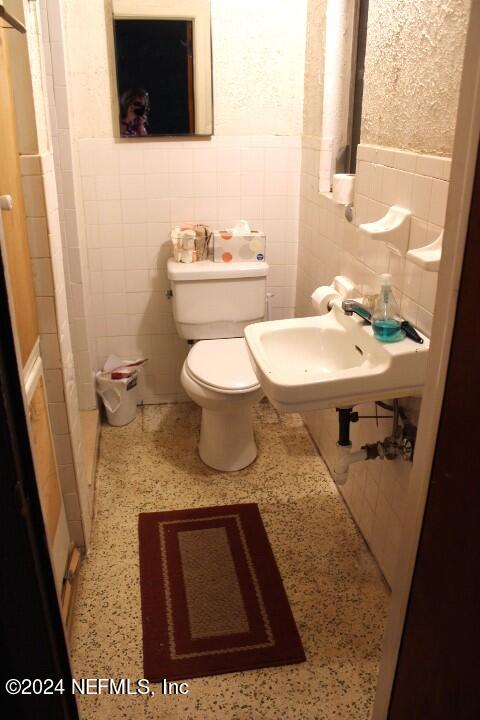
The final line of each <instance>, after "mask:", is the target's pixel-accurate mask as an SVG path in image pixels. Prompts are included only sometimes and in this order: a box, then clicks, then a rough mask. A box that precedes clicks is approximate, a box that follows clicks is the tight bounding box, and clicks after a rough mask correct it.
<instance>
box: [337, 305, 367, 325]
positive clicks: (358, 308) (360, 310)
mask: <svg viewBox="0 0 480 720" xmlns="http://www.w3.org/2000/svg"><path fill="white" fill-rule="evenodd" d="M342 310H343V312H344V313H345V315H353V313H355V315H358V316H359V317H361V318H362V320H366V321H367V322H371V320H372V314H371V312H370V310H369V309H368V308H366V307H365V305H362V304H361V303H359V302H357V301H356V300H343V301H342Z"/></svg>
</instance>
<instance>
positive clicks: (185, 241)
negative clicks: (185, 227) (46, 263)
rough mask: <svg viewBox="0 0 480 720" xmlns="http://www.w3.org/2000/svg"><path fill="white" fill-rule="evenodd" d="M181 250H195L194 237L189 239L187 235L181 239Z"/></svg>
mask: <svg viewBox="0 0 480 720" xmlns="http://www.w3.org/2000/svg"><path fill="white" fill-rule="evenodd" d="M182 248H183V250H195V237H190V236H189V235H187V236H186V237H183V238H182Z"/></svg>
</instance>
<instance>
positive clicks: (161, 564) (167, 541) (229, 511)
mask: <svg viewBox="0 0 480 720" xmlns="http://www.w3.org/2000/svg"><path fill="white" fill-rule="evenodd" d="M167 526H168V530H169V532H168V534H165V531H164V529H163V528H164V527H167ZM182 526H183V527H186V528H187V529H188V528H190V527H195V526H198V527H202V528H206V527H208V528H210V527H220V528H225V532H226V533H227V537H228V543H229V546H230V549H231V551H232V557H233V559H234V564H235V568H236V575H237V579H238V581H239V584H240V587H241V590H242V596H243V598H244V601H245V603H244V604H245V612H246V615H247V617H248V620H249V627H250V628H251V630H250V632H249V633H237V634H233V635H223V636H219V637H214V638H211V637H208V638H190V633H189V631H188V630H189V626H188V612H187V608H186V601H185V597H186V594H185V591H184V582H183V574H182V572H181V570H180V567H181V563H179V562H178V558H179V557H180V555H179V553H178V541H177V539H176V537H177V535H176V532H177V531H178V529H179V528H180V527H182ZM138 530H139V552H140V590H141V601H142V627H143V658H144V677H145V678H147V679H149V680H150V681H151V682H156V681H160V680H162V679H163V678H166V679H167V680H185V679H189V678H193V677H202V676H207V675H216V674H221V673H228V672H240V671H244V670H252V669H256V668H262V667H271V666H275V665H286V664H290V663H299V662H303V661H304V660H305V653H304V650H303V647H302V642H301V639H300V635H299V633H298V630H297V627H296V624H295V620H294V617H293V614H292V611H291V609H290V605H289V602H288V598H287V594H286V592H285V588H284V586H283V582H282V579H281V576H280V572H279V570H278V566H277V563H276V561H275V556H274V554H273V551H272V548H271V545H270V541H269V539H268V535H267V532H266V530H265V527H264V525H263V521H262V517H261V514H260V511H259V508H258V505H257V504H256V503H239V504H235V505H221V506H213V507H203V508H191V509H186V510H170V511H164V512H155V513H141V514H140V515H139V519H138ZM169 561H170V562H169ZM167 588H168V591H167ZM172 597H173V598H176V603H174V602H173V601H172ZM173 604H175V607H173ZM175 620H176V621H177V622H176V623H175Z"/></svg>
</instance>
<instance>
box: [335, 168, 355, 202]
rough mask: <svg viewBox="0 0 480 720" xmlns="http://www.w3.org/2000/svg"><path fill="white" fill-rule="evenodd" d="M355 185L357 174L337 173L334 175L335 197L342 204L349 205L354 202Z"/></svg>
mask: <svg viewBox="0 0 480 720" xmlns="http://www.w3.org/2000/svg"><path fill="white" fill-rule="evenodd" d="M354 185H355V175H350V174H348V173H336V174H335V175H334V176H333V185H332V191H333V199H334V201H335V202H337V203H341V204H342V205H348V204H349V203H351V202H353V189H354Z"/></svg>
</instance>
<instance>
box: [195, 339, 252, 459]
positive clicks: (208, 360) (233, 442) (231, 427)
mask: <svg viewBox="0 0 480 720" xmlns="http://www.w3.org/2000/svg"><path fill="white" fill-rule="evenodd" d="M181 383H182V385H183V388H184V390H185V392H186V393H187V395H188V396H189V397H190V398H191V399H192V400H193V401H194V402H195V403H197V405H199V406H200V407H201V408H202V421H201V428H200V442H199V445H198V452H199V455H200V457H201V459H202V460H203V462H204V463H205V464H206V465H209V466H210V467H212V468H214V469H215V470H223V471H227V472H231V471H234V470H241V469H242V468H244V467H247V465H250V463H252V462H253V461H254V460H255V458H256V456H257V446H256V444H255V438H254V434H253V424H252V416H251V409H252V406H253V405H254V404H255V403H256V402H258V401H259V400H260V399H261V398H262V397H263V391H262V388H261V387H260V385H259V383H258V380H257V377H256V375H255V373H254V372H253V369H252V366H251V363H250V359H249V356H248V351H247V347H246V344H245V340H244V339H243V338H228V339H220V340H200V341H199V342H197V343H195V345H194V346H193V347H192V349H191V350H190V352H189V354H188V356H187V358H186V360H185V362H184V364H183V368H182V373H181Z"/></svg>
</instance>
